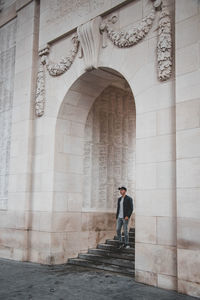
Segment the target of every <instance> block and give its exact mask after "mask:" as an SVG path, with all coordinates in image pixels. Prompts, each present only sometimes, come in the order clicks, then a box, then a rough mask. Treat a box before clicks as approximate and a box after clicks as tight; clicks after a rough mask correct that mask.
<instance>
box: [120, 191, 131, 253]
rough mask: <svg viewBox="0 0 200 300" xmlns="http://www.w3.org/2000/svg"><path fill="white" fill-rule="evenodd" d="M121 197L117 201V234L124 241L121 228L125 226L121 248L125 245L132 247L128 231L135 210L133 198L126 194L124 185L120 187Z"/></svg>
mask: <svg viewBox="0 0 200 300" xmlns="http://www.w3.org/2000/svg"><path fill="white" fill-rule="evenodd" d="M118 190H119V191H120V194H121V197H119V198H118V203H117V214H116V219H117V236H118V239H119V241H120V242H121V243H122V236H121V229H122V226H123V229H124V244H122V245H121V246H120V248H122V247H125V248H126V249H128V248H130V246H129V233H128V223H129V219H130V217H131V214H132V212H133V200H132V198H131V197H129V196H128V195H126V192H127V188H126V187H124V186H122V187H119V188H118Z"/></svg>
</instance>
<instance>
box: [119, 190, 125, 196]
mask: <svg viewBox="0 0 200 300" xmlns="http://www.w3.org/2000/svg"><path fill="white" fill-rule="evenodd" d="M120 194H121V195H122V197H124V196H125V195H126V190H123V189H121V190H120Z"/></svg>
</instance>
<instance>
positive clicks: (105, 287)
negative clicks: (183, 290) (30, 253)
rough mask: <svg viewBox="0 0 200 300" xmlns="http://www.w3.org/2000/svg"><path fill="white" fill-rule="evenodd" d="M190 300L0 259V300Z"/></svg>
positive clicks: (122, 279) (126, 280)
mask: <svg viewBox="0 0 200 300" xmlns="http://www.w3.org/2000/svg"><path fill="white" fill-rule="evenodd" d="M8 299H9V300H12V299H15V300H26V299H35V300H46V299H48V300H49V299H50V300H51V299H53V300H54V299H55V300H71V299H73V300H103V299H108V300H109V299H115V300H121V299H126V300H137V299H138V300H139V299H140V300H151V299H152V300H155V299H156V300H158V299H162V300H168V299H170V300H175V299H176V300H191V299H196V298H193V297H189V296H185V295H181V294H178V293H176V292H172V291H166V290H162V289H158V288H154V287H150V286H147V285H144V284H139V283H136V282H135V281H134V279H132V278H130V277H126V276H122V275H118V274H111V273H107V272H104V271H98V272H97V271H95V270H92V269H85V268H82V267H76V266H70V265H59V266H44V265H38V264H33V263H22V262H15V261H10V260H4V259H0V300H8Z"/></svg>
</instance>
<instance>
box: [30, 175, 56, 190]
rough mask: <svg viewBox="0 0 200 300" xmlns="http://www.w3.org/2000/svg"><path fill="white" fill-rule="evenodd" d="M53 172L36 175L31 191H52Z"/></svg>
mask: <svg viewBox="0 0 200 300" xmlns="http://www.w3.org/2000/svg"><path fill="white" fill-rule="evenodd" d="M53 178H54V174H53V171H51V172H50V171H47V172H44V173H36V176H34V178H33V191H34V192H46V191H48V192H50V191H52V190H53Z"/></svg>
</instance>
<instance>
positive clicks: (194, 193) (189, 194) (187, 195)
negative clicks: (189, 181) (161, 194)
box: [177, 188, 200, 219]
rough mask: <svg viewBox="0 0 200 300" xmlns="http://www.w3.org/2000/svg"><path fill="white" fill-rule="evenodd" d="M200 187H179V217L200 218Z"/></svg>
mask: <svg viewBox="0 0 200 300" xmlns="http://www.w3.org/2000/svg"><path fill="white" fill-rule="evenodd" d="M199 199H200V189H199V188H182V189H177V217H180V218H184V217H188V218H194V219H198V218H199V216H200V201H199Z"/></svg>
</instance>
